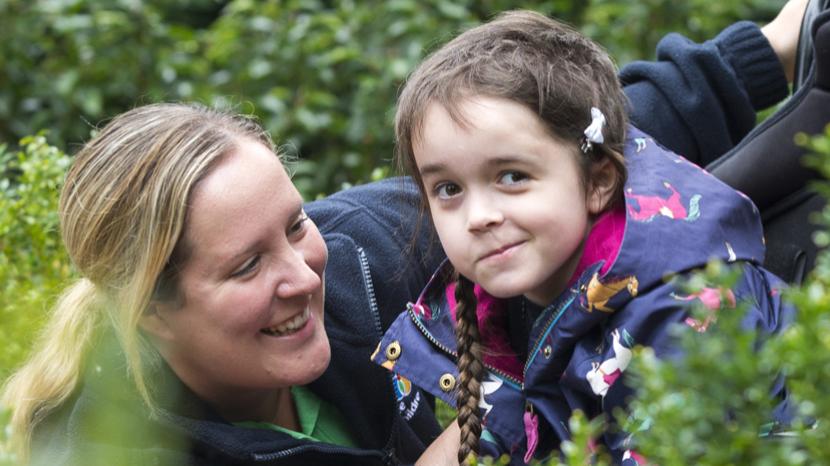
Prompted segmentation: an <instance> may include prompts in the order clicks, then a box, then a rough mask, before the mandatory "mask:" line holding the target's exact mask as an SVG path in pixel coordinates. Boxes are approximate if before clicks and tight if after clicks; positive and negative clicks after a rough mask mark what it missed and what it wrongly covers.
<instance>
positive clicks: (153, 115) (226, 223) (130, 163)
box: [5, 104, 440, 464]
mask: <svg viewBox="0 0 830 466" xmlns="http://www.w3.org/2000/svg"><path fill="white" fill-rule="evenodd" d="M389 183H395V182H389ZM358 191H359V192H356V193H352V194H350V195H349V196H341V197H338V196H332V198H331V202H327V203H326V204H325V205H323V207H325V208H326V209H324V210H325V211H320V212H317V220H318V222H319V223H320V228H321V229H322V230H324V232H325V231H326V230H328V229H329V228H333V227H334V226H336V228H337V231H336V233H334V234H332V235H330V237H329V238H328V243H326V242H324V240H323V237H322V236H321V233H320V231H319V230H318V228H317V227H316V226H315V224H314V222H312V221H310V220H309V218H308V215H307V213H306V212H305V211H304V210H303V204H302V199H301V198H300V195H299V193H298V192H297V190H296V189H295V188H294V186H293V185H292V184H291V181H290V179H289V178H288V176H287V174H286V172H285V170H284V168H283V166H282V164H281V163H280V160H279V159H278V157H277V156H275V155H274V152H273V150H272V144H271V142H270V140H269V138H268V136H267V135H266V134H265V133H264V132H263V131H262V130H261V129H260V127H259V126H257V125H256V124H255V123H253V122H252V121H250V120H248V119H246V118H243V117H239V116H233V115H228V114H224V113H221V112H217V111H213V110H209V109H206V108H202V107H197V106H188V105H178V104H161V105H150V106H146V107H141V108H137V109H135V110H132V111H129V112H127V113H125V114H123V115H120V116H118V117H116V118H115V119H113V120H112V121H111V122H110V123H109V124H108V125H106V127H104V128H103V129H102V130H101V131H100V133H99V134H98V135H97V136H96V137H95V138H94V139H93V140H92V141H90V142H89V143H88V144H86V145H85V146H84V148H83V149H82V150H81V151H80V152H79V153H78V154H77V156H76V158H75V161H74V163H73V166H72V168H71V169H70V171H69V173H68V175H67V178H66V184H65V187H64V190H63V192H62V194H61V202H60V215H61V224H62V228H63V237H64V241H65V244H66V248H67V250H68V252H69V254H70V256H71V258H72V260H73V262H74V264H75V266H76V267H77V270H78V272H79V274H80V275H81V276H82V277H83V278H81V279H80V280H79V281H78V282H77V283H76V284H74V285H73V286H72V287H70V288H69V289H68V290H67V291H66V293H65V294H64V296H63V297H62V299H61V301H60V303H59V304H58V306H57V308H56V310H55V316H54V318H53V319H52V321H51V322H50V324H49V326H48V328H47V330H46V332H45V334H44V337H43V346H42V348H43V349H42V351H41V352H39V353H37V354H36V355H35V356H34V358H33V359H32V361H31V362H30V363H29V364H27V365H26V366H25V367H24V368H23V369H21V370H20V371H19V372H18V373H17V374H16V375H15V376H14V378H13V380H11V381H10V383H9V386H8V391H7V393H6V397H5V401H6V402H13V404H14V405H15V406H16V410H15V413H14V415H15V421H14V425H15V426H17V427H18V428H19V431H18V434H22V435H21V436H20V437H19V438H20V440H19V441H20V442H23V443H24V448H23V451H24V452H25V450H26V449H27V448H26V447H25V445H26V444H28V442H29V439H28V438H27V437H28V436H30V435H31V448H29V449H28V450H29V451H30V452H31V459H32V461H33V463H36V464H91V463H107V464H149V463H151V461H155V462H161V463H169V464H187V463H196V464H205V463H209V464H236V463H239V462H242V463H257V464H258V463H263V464H272V463H274V464H275V463H277V462H280V464H292V462H293V461H297V462H301V463H303V464H314V463H320V464H324V463H331V464H334V463H336V464H390V463H393V464H394V463H397V462H398V461H404V462H406V461H409V462H411V461H413V460H414V459H415V458H417V455H418V454H419V453H420V452H421V451H422V450H423V449H424V445H425V443H426V442H428V441H430V440H432V439H433V438H434V437H435V435H436V434H437V433H438V427H437V424H436V423H435V420H434V416H433V415H432V413H431V410H430V409H429V407H428V405H427V403H423V405H424V406H422V407H420V409H417V410H414V411H413V412H412V414H411V415H410V416H409V418H408V419H406V420H405V419H404V416H390V415H389V413H394V412H397V404H398V400H397V398H396V397H395V394H394V392H393V386H392V384H391V383H390V382H389V378H388V376H386V375H385V374H383V372H382V371H381V370H374V368H371V367H370V366H369V364H368V361H367V358H368V355H369V354H370V353H371V350H372V349H373V346H374V345H376V344H377V341H378V340H379V338H380V334H381V333H380V332H381V327H382V325H383V323H384V322H385V321H387V320H388V319H389V318H391V316H382V315H381V314H380V312H379V309H395V307H396V306H400V305H402V304H403V303H404V302H405V299H406V298H407V297H408V296H411V295H412V293H413V292H414V290H415V289H416V288H417V286H418V284H420V283H422V282H423V281H424V280H425V279H426V277H425V276H424V275H425V274H424V273H423V272H422V270H421V269H420V267H421V266H424V267H429V266H431V265H430V264H432V265H435V260H432V259H431V258H430V256H428V255H424V256H423V257H424V258H425V260H424V263H423V264H421V263H416V262H413V263H412V264H407V263H404V262H403V260H404V259H403V256H402V254H401V250H402V249H403V247H404V245H405V243H406V242H407V241H408V238H409V237H410V235H411V232H410V231H407V230H409V229H410V228H411V226H412V225H411V224H412V222H411V221H410V222H409V224H402V223H401V219H404V220H405V219H406V218H405V217H400V216H399V212H398V210H397V209H398V207H400V206H402V205H404V204H401V202H408V203H409V204H411V205H414V196H412V199H406V196H403V198H401V199H393V198H391V197H389V196H391V193H392V192H394V190H393V189H383V187H382V186H380V185H372V186H370V187H367V188H364V189H363V190H358ZM384 192H385V193H388V194H387V195H386V196H384V195H383V193H384ZM356 198H360V199H362V200H361V202H357V201H355V199H356ZM406 217H410V218H414V216H406ZM335 224H336V225H335ZM398 227H400V228H401V230H400V231H399V232H395V231H394V229H395V228H398ZM373 228H375V229H377V228H384V229H385V230H384V231H383V232H380V231H378V234H377V235H376V236H377V237H378V238H377V239H376V240H375V241H374V242H373V243H372V245H371V247H366V248H361V247H359V246H358V245H357V244H356V243H355V242H354V240H352V237H353V236H354V235H350V232H351V231H356V230H357V229H362V230H366V229H373ZM387 233H388V234H387ZM393 235H394V236H393ZM327 247H328V252H327ZM434 251H435V253H436V254H435V255H436V256H437V253H438V252H440V251H439V250H438V249H435V250H434ZM329 253H330V254H331V257H332V258H333V260H332V261H331V263H329V268H328V271H327V276H328V278H329V280H335V281H336V283H337V284H338V285H337V286H336V287H334V288H331V287H330V288H329V291H330V295H329V296H328V298H329V299H330V300H332V301H331V302H333V303H336V302H338V300H342V299H343V294H344V293H347V294H351V295H353V294H360V293H362V294H365V295H366V301H365V302H367V303H370V304H372V306H371V308H370V309H353V308H349V307H346V306H337V305H329V306H327V312H328V314H324V312H323V299H324V286H323V281H324V270H326V264H327V259H328V254H329ZM436 259H437V257H436ZM370 270H371V271H370ZM393 272H405V273H400V274H394V273H393ZM377 274H380V275H377ZM373 275H374V276H373ZM387 276H388V277H393V278H387ZM400 277H404V278H405V279H404V278H400ZM391 280H395V281H394V283H393V282H391ZM373 283H377V284H378V286H377V287H376V289H375V290H373V286H372V284H373ZM381 285H382V286H381ZM396 301H398V302H397V303H396ZM332 309H335V312H332ZM337 310H339V311H340V312H336V311H337ZM324 319H326V320H327V322H326V326H324V325H323V321H324ZM327 330H328V332H327ZM332 354H333V356H331V355H332ZM327 368H328V370H327ZM124 378H127V379H128V380H129V382H128V383H125V382H124ZM291 387H306V388H305V389H301V391H299V392H298V391H297V390H292V389H291ZM292 392H293V393H292ZM416 411H417V412H416ZM309 412H312V413H317V415H316V416H314V415H307V414H308V413H309ZM21 419H22V421H21ZM27 419H29V420H30V421H29V422H28V423H27V422H26V420H27ZM346 420H348V422H347V421H346ZM240 423H242V424H240ZM304 423H305V424H309V423H310V424H313V425H314V427H308V426H307V425H303V424H304ZM27 424H28V425H27ZM35 425H37V430H35V431H34V434H32V433H31V432H30V431H29V430H30V428H31V427H32V426H35ZM20 426H23V429H20ZM274 430H277V431H279V432H278V433H275V432H274ZM296 432H300V433H304V434H305V435H292V433H296ZM297 437H299V438H297ZM309 437H312V438H315V439H318V440H325V441H326V442H327V443H323V442H312V441H309V440H310V439H309ZM335 445H339V446H335ZM346 447H352V448H346ZM335 458H336V459H335Z"/></svg>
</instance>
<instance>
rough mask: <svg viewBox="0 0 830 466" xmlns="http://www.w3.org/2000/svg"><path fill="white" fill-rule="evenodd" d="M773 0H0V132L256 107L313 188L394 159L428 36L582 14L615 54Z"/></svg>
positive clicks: (635, 52) (71, 137)
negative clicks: (398, 126) (395, 120)
mask: <svg viewBox="0 0 830 466" xmlns="http://www.w3.org/2000/svg"><path fill="white" fill-rule="evenodd" d="M780 3H781V1H780V0H720V1H718V2H715V3H712V2H710V1H709V0H690V1H685V2H677V1H676V0H648V1H641V2H630V1H627V0H593V1H572V0H553V1H542V0H534V1H528V2H516V1H509V0H477V1H473V0H460V1H459V0H456V1H448V0H365V1H356V0H345V1H339V2H332V1H326V0H262V1H254V0H232V1H229V0H147V1H142V2H136V1H132V0H107V1H90V0H0V83H3V84H4V85H3V86H0V141H6V142H12V141H17V140H18V139H20V138H22V137H24V136H26V135H29V134H35V133H36V132H38V131H40V130H42V129H48V130H49V135H50V142H52V143H53V144H55V145H57V146H58V147H62V148H65V149H67V150H68V149H70V148H71V147H73V145H74V144H77V143H79V142H81V141H83V140H85V139H87V137H88V135H89V132H90V130H91V129H92V128H93V127H94V126H96V125H97V124H98V123H99V122H101V121H102V120H105V119H107V118H110V117H112V116H113V115H115V114H117V113H120V112H122V111H124V110H126V109H128V108H130V107H133V106H135V105H137V104H141V103H150V102H156V101H159V100H196V101H201V102H203V103H207V104H218V105H234V106H236V107H238V109H239V110H240V111H243V112H246V113H253V114H255V115H257V116H259V117H260V119H261V120H262V121H263V122H264V124H265V126H266V127H267V129H268V130H270V131H271V132H272V134H273V135H274V137H275V139H276V140H277V141H278V142H279V143H280V144H281V145H283V147H284V148H285V151H286V152H288V153H289V154H290V155H293V156H295V157H296V158H297V161H298V162H297V164H296V165H295V167H294V168H295V171H296V180H297V185H298V187H299V188H300V191H301V192H302V193H303V194H304V195H305V196H306V197H307V198H313V197H314V196H317V195H319V194H321V193H331V192H334V191H336V190H338V189H340V188H341V187H343V186H344V185H348V184H351V183H357V182H363V181H366V180H368V179H370V176H371V174H372V173H373V172H375V171H376V170H377V169H378V168H380V169H381V172H380V173H381V174H384V173H386V171H388V166H389V159H390V157H391V154H392V147H393V141H392V125H391V119H392V114H393V108H394V102H395V96H396V93H397V89H398V87H399V86H400V84H401V83H402V81H403V79H404V78H405V76H406V75H407V74H408V73H409V72H410V71H411V70H412V68H413V67H414V66H415V64H416V63H417V62H418V61H419V60H420V59H421V58H422V57H423V56H424V55H425V53H426V52H427V51H429V50H431V49H433V48H434V47H436V46H438V45H440V44H442V43H443V42H445V41H446V40H447V39H449V38H450V37H452V36H453V35H455V34H456V33H457V32H458V31H459V30H461V29H463V28H465V27H468V26H470V25H474V24H478V23H480V22H481V21H483V20H486V19H488V18H490V17H491V16H492V15H494V14H495V13H497V12H499V11H503V10H507V9H511V8H517V7H521V8H528V9H535V10H538V11H541V12H543V13H546V14H551V15H554V16H556V17H558V18H560V19H563V20H565V21H568V22H570V23H572V24H574V25H576V26H579V27H581V28H582V29H583V30H584V31H585V32H586V33H588V34H589V35H590V36H592V37H594V38H595V39H597V40H598V41H600V42H601V43H602V44H604V45H605V46H606V47H608V49H609V51H610V52H611V53H612V55H614V56H615V57H616V58H617V59H618V61H619V62H620V63H625V62H628V61H630V60H631V59H635V58H648V57H651V56H652V54H653V49H654V45H655V44H656V42H657V40H658V39H659V38H660V37H661V36H662V35H663V34H665V33H666V32H669V31H680V32H684V33H686V34H688V35H690V36H691V37H692V38H693V39H696V40H702V39H706V38H709V37H711V36H713V35H714V34H715V33H717V31H719V30H720V29H721V28H722V27H724V26H726V25H728V24H730V23H732V22H733V21H735V20H737V19H750V20H756V21H766V20H769V19H770V18H772V17H773V16H774V14H775V12H776V11H777V10H778V8H780Z"/></svg>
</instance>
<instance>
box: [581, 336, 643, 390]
mask: <svg viewBox="0 0 830 466" xmlns="http://www.w3.org/2000/svg"><path fill="white" fill-rule="evenodd" d="M611 338H612V339H613V342H612V345H613V346H612V347H613V348H614V356H613V357H611V358H608V359H606V360H605V361H602V363H598V362H596V361H594V362H592V363H591V370H590V371H588V373H587V374H586V375H585V378H586V379H587V380H588V383H589V384H591V390H592V391H593V392H594V394H596V395H600V396H603V397H604V396H605V394H606V393H608V388H610V387H611V385H613V384H614V382H615V381H616V380H617V379H618V378H620V376H621V375H622V373H623V371H624V370H625V369H626V368H627V367H628V364H629V363H630V362H631V349H630V348H628V347H626V346H623V344H622V342H621V341H620V340H621V339H622V340H625V343H626V344H628V345H633V344H634V339H633V338H632V337H631V335H629V333H628V332H627V331H626V330H625V329H623V330H622V334H620V329H618V328H617V329H614V330H613V331H612V332H611Z"/></svg>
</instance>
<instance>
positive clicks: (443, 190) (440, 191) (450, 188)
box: [434, 183, 461, 199]
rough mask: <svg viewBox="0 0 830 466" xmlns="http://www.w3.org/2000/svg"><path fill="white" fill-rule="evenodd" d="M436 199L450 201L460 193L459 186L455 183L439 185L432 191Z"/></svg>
mask: <svg viewBox="0 0 830 466" xmlns="http://www.w3.org/2000/svg"><path fill="white" fill-rule="evenodd" d="M434 191H435V195H436V196H437V197H438V199H450V198H452V197H454V196H457V195H459V194H460V193H461V186H458V185H457V184H455V183H441V184H439V185H438V186H436V187H435V189H434Z"/></svg>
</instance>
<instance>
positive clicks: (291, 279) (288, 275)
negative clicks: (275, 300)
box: [276, 250, 323, 299]
mask: <svg viewBox="0 0 830 466" xmlns="http://www.w3.org/2000/svg"><path fill="white" fill-rule="evenodd" d="M287 256H289V257H287V260H286V261H285V262H284V263H283V264H282V267H285V268H284V269H283V273H282V276H281V281H280V283H279V284H278V285H277V291H276V294H277V297H279V298H281V299H289V298H293V297H296V296H301V295H302V296H307V295H310V294H312V293H316V292H318V291H319V290H320V287H321V286H322V284H323V279H322V277H321V274H322V272H319V273H318V272H317V271H315V270H314V268H312V266H311V265H310V264H309V263H308V261H307V260H306V257H305V254H304V251H302V250H292V252H291V253H289V254H287Z"/></svg>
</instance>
